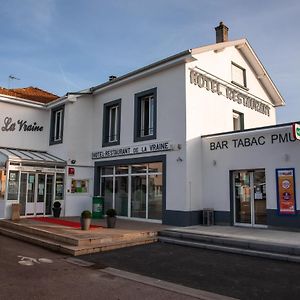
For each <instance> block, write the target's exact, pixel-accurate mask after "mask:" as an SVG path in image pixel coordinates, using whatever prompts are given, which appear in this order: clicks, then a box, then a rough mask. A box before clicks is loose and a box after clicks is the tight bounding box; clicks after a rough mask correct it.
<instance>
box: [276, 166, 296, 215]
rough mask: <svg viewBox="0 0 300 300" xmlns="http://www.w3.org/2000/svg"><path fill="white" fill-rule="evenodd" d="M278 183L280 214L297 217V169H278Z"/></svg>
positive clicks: (278, 207)
mask: <svg viewBox="0 0 300 300" xmlns="http://www.w3.org/2000/svg"><path fill="white" fill-rule="evenodd" d="M276 182H277V201H278V203H277V209H278V213H279V214H280V215H295V214H296V191H295V169H293V168H289V169H276Z"/></svg>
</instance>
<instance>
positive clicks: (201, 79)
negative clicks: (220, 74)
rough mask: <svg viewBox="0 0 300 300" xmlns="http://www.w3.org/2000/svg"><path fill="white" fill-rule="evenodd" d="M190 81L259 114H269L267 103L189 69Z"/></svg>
mask: <svg viewBox="0 0 300 300" xmlns="http://www.w3.org/2000/svg"><path fill="white" fill-rule="evenodd" d="M190 81H191V83H192V84H195V85H198V86H199V87H200V88H205V89H206V90H207V91H211V92H212V93H216V94H218V95H222V96H224V97H226V98H227V99H229V100H232V101H234V102H237V103H238V104H241V105H244V106H246V107H248V108H251V109H253V110H255V111H257V112H259V113H261V114H264V115H267V116H270V107H269V106H268V105H267V104H265V103H263V102H262V101H260V100H257V99H255V98H253V97H250V96H248V95H246V94H244V93H242V92H240V91H238V90H236V89H234V88H231V87H228V86H227V85H225V84H223V83H221V82H219V81H217V80H215V79H212V78H209V77H207V76H206V75H204V74H202V73H200V72H196V71H195V70H191V73H190Z"/></svg>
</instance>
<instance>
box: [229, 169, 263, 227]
mask: <svg viewBox="0 0 300 300" xmlns="http://www.w3.org/2000/svg"><path fill="white" fill-rule="evenodd" d="M233 191H234V224H235V225H243V226H256V227H260V226H266V224H267V213H266V180H265V171H264V170H254V171H234V172H233Z"/></svg>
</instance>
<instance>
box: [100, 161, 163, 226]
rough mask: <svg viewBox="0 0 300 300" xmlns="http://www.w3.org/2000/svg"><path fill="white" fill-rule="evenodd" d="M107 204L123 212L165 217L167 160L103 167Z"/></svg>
mask: <svg viewBox="0 0 300 300" xmlns="http://www.w3.org/2000/svg"><path fill="white" fill-rule="evenodd" d="M100 182H101V190H100V194H101V195H102V196H103V197H104V207H105V209H108V208H115V209H116V210H117V214H118V215H119V216H124V217H132V218H142V219H152V220H161V219H162V211H163V163H162V162H151V163H136V164H130V165H117V166H108V167H103V168H101V179H100Z"/></svg>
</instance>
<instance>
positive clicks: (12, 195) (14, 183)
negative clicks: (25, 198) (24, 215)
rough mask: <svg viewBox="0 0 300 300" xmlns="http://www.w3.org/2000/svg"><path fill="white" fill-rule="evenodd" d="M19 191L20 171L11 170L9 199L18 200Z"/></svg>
mask: <svg viewBox="0 0 300 300" xmlns="http://www.w3.org/2000/svg"><path fill="white" fill-rule="evenodd" d="M18 192H19V172H18V171H10V172H9V178H8V193H7V200H18Z"/></svg>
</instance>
